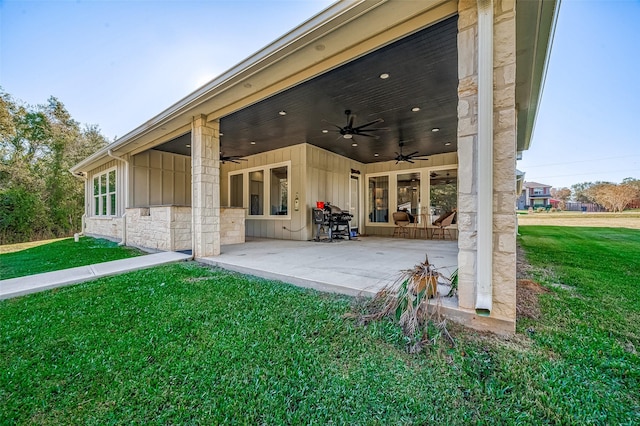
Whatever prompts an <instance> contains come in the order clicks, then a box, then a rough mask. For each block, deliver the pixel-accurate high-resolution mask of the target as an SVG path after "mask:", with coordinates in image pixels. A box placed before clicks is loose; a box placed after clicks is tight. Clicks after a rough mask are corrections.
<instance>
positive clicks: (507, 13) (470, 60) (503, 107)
mask: <svg viewBox="0 0 640 426" xmlns="http://www.w3.org/2000/svg"><path fill="white" fill-rule="evenodd" d="M493 5H494V40H493V49H494V58H493V70H494V72H493V74H494V81H493V109H494V110H493V123H494V124H493V126H494V127H493V299H492V304H493V307H492V310H491V315H490V317H489V318H482V317H475V318H474V321H473V322H470V323H469V325H471V326H474V327H477V328H486V329H493V330H494V331H507V332H513V331H515V320H516V312H515V308H516V217H515V200H516V191H515V190H516V170H515V169H516V108H515V83H516V32H515V31H516V28H515V25H516V24H515V2H514V0H494V2H493ZM458 12H459V18H458V78H459V85H458V162H459V173H458V176H459V181H458V184H459V187H458V213H459V217H458V232H459V239H458V241H459V254H458V266H459V273H460V275H459V296H460V298H459V308H460V310H462V311H469V312H475V298H476V293H475V285H476V280H477V277H476V271H477V264H476V260H477V246H476V242H477V240H476V231H477V228H476V226H477V225H476V223H477V211H478V198H477V197H478V192H477V190H478V188H477V184H476V182H477V176H478V173H477V155H478V154H477V143H478V57H477V55H478V39H477V35H478V8H477V2H476V0H460V1H459V3H458Z"/></svg>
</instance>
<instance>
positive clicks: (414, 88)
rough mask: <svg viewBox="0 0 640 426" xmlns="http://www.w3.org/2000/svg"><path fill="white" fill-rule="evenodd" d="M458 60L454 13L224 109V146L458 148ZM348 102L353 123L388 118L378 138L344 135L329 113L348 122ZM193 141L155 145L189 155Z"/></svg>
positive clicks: (360, 151) (384, 153) (243, 149)
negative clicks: (268, 93) (278, 90)
mask: <svg viewBox="0 0 640 426" xmlns="http://www.w3.org/2000/svg"><path fill="white" fill-rule="evenodd" d="M457 67H458V59H457V16H456V17H452V18H449V19H447V20H445V21H442V22H440V23H437V24H435V25H433V26H430V27H428V28H426V29H424V30H421V31H419V32H417V33H415V34H412V35H410V36H408V37H405V38H403V39H401V40H399V41H397V42H395V43H392V44H390V45H388V46H386V47H383V48H381V49H378V50H376V51H374V52H372V53H369V54H367V55H365V56H363V57H361V58H358V59H356V60H354V61H352V62H350V63H348V64H345V65H342V66H340V67H338V68H336V69H333V70H331V71H329V72H327V73H325V74H322V75H320V76H318V77H316V78H314V79H312V80H309V81H306V82H303V83H301V84H299V85H297V86H295V87H293V88H290V89H288V90H286V91H284V92H281V93H279V94H277V95H275V96H272V97H270V98H268V99H265V100H263V101H261V102H258V103H256V104H254V105H251V106H249V107H247V108H244V109H242V110H239V111H237V112H235V113H233V114H230V115H228V116H225V117H223V118H222V119H221V120H220V132H221V133H222V134H223V136H222V137H221V144H222V151H223V152H224V153H225V155H241V156H247V155H252V154H257V153H260V152H265V151H270V150H273V149H277V148H282V147H286V146H290V145H295V144H299V143H303V142H307V143H310V144H312V145H316V146H318V147H320V148H324V149H326V150H328V151H332V152H335V153H337V154H340V155H343V156H345V157H349V158H352V159H354V160H357V161H360V162H362V163H372V162H377V161H389V160H392V159H393V157H395V152H396V151H399V148H398V142H400V141H403V142H404V143H405V146H404V153H410V152H413V151H419V153H420V154H423V155H433V154H438V153H445V152H453V151H455V150H456V149H457V143H456V131H457V130H456V129H457V102H458V99H457V86H458V71H457V70H458V68H457ZM383 73H386V74H388V75H389V78H387V79H382V78H380V76H381V75H382V74H383ZM416 107H417V108H420V110H419V111H416V112H414V111H412V109H413V108H416ZM345 110H351V111H352V113H353V114H354V115H355V116H356V118H355V122H354V126H359V125H361V124H365V123H368V122H371V121H373V120H376V119H378V118H382V119H383V120H384V122H383V123H380V124H376V125H373V126H371V127H372V128H375V127H383V128H388V130H380V131H376V132H372V133H373V134H375V135H377V136H379V139H374V138H367V137H362V136H354V138H353V139H345V138H343V137H342V136H341V135H340V134H339V133H337V132H335V130H337V129H336V128H335V127H334V126H331V125H330V124H327V123H326V122H324V121H323V120H326V121H328V122H330V123H335V124H337V125H339V126H344V125H345V124H346V121H347V118H346V115H345ZM280 111H284V112H286V115H280V114H279V112H280ZM433 129H439V131H433ZM323 130H329V131H330V132H329V133H323V132H322V131H323ZM252 142H255V144H252ZM354 142H355V143H357V144H358V146H356V147H354V146H352V143H354ZM189 143H190V135H189V134H187V135H184V136H182V137H180V138H176V139H174V140H172V141H170V142H167V143H165V144H163V145H161V146H159V147H156V149H159V150H164V151H170V152H176V153H180V154H185V155H190V149H189V148H188V147H187V145H188V144H189ZM376 153H377V154H378V156H375V154H376Z"/></svg>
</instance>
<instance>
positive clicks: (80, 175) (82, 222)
mask: <svg viewBox="0 0 640 426" xmlns="http://www.w3.org/2000/svg"><path fill="white" fill-rule="evenodd" d="M69 173H71V175H72V176H73V177H76V178H78V179H82V180H83V181H84V185H85V186H84V198H85V205H84V207H85V209H84V213H82V217H81V218H80V232H79V233H78V235H84V228H85V223H86V220H87V209H86V202H87V201H86V198H87V175H86V174H85V173H84V172H78V173H73V172H72V171H71V170H69Z"/></svg>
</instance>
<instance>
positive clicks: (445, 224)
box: [432, 211, 456, 240]
mask: <svg viewBox="0 0 640 426" xmlns="http://www.w3.org/2000/svg"><path fill="white" fill-rule="evenodd" d="M455 217H456V212H455V211H453V212H450V213H449V214H448V215H447V216H445V217H443V218H441V219H440V218H439V219H438V220H436V221H435V222H433V224H434V225H435V227H434V228H433V234H432V238H436V236H438V237H441V238H442V239H443V240H444V239H445V236H444V235H445V232H446V233H448V234H449V238H450V239H452V240H453V234H452V233H451V225H452V224H453V220H454V219H455Z"/></svg>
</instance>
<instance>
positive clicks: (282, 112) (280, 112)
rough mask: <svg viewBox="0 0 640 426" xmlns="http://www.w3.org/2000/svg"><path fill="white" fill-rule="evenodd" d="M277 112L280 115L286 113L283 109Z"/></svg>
mask: <svg viewBox="0 0 640 426" xmlns="http://www.w3.org/2000/svg"><path fill="white" fill-rule="evenodd" d="M278 114H280V115H287V111H284V110H283V111H279V112H278Z"/></svg>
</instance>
